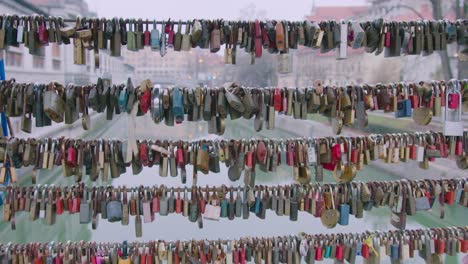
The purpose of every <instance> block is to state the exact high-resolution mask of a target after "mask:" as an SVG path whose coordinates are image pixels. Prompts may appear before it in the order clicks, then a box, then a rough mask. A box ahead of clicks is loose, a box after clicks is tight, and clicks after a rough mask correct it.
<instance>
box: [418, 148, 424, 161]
mask: <svg viewBox="0 0 468 264" xmlns="http://www.w3.org/2000/svg"><path fill="white" fill-rule="evenodd" d="M416 160H417V161H420V162H421V161H424V147H422V146H418V149H417V152H416Z"/></svg>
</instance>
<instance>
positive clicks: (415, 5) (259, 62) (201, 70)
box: [0, 0, 468, 263]
mask: <svg viewBox="0 0 468 264" xmlns="http://www.w3.org/2000/svg"><path fill="white" fill-rule="evenodd" d="M310 2H311V7H312V8H311V10H304V14H303V19H309V20H315V21H318V20H328V19H336V20H339V19H353V20H358V21H362V20H373V19H376V18H379V17H383V18H385V19H388V20H409V19H432V18H435V19H451V20H454V19H457V18H466V2H467V1H463V0H447V1H444V0H387V1H384V0H374V1H368V2H367V3H366V4H365V5H362V6H355V5H354V6H346V4H345V5H344V6H343V5H341V6H324V5H314V4H313V3H314V1H313V0H310ZM343 2H344V3H347V2H348V1H343ZM0 10H2V11H1V13H10V14H40V15H44V16H48V15H54V16H62V17H64V18H76V16H82V17H96V16H99V15H100V14H98V13H94V12H92V11H90V9H89V7H88V5H87V3H86V1H84V0H0ZM233 12H239V14H240V16H239V18H240V19H254V18H262V19H265V18H267V17H268V14H267V13H266V12H265V11H264V10H261V9H257V8H256V7H255V5H254V4H251V5H249V6H246V7H242V6H240V7H239V10H233ZM461 48H462V47H458V46H456V45H449V49H448V51H447V52H438V54H434V55H432V56H406V57H396V58H383V56H382V55H381V56H375V55H374V54H367V53H365V52H364V51H362V50H353V49H351V48H349V49H348V58H347V59H346V60H339V61H338V60H336V56H335V53H334V52H329V53H326V54H321V53H320V52H319V51H315V50H311V49H309V48H299V49H298V50H290V51H291V56H290V57H289V60H288V61H286V62H285V61H281V60H280V59H279V57H278V55H276V54H273V55H272V54H269V53H268V52H264V53H263V56H262V58H260V59H256V61H255V64H253V65H250V60H251V58H250V55H249V54H246V53H245V52H244V51H243V50H240V49H239V51H238V52H237V65H225V64H224V58H223V52H218V53H210V52H209V51H207V50H201V49H192V50H191V51H190V52H174V51H173V50H168V53H167V54H166V56H164V57H161V56H160V54H159V52H153V51H151V50H150V49H149V48H145V50H142V51H139V52H132V51H128V50H126V48H125V47H123V49H122V57H111V56H109V54H108V53H106V52H105V51H102V52H100V61H101V65H100V68H99V69H95V68H94V65H93V63H92V61H93V54H92V52H88V51H86V52H87V54H86V57H87V65H85V66H79V65H74V64H73V55H72V54H73V47H72V45H68V46H65V45H61V46H58V45H54V44H50V45H49V46H47V47H46V48H45V52H44V55H43V56H32V55H29V52H28V50H27V49H26V48H24V47H23V46H21V47H19V48H9V49H8V50H6V52H4V58H5V68H6V78H7V79H8V78H15V79H16V80H17V81H19V82H46V83H47V82H50V81H52V80H56V81H59V82H62V83H69V82H73V83H76V84H81V85H85V84H89V83H95V82H96V80H97V78H98V77H111V79H112V82H113V83H122V82H125V81H126V80H127V78H128V77H131V78H132V79H133V83H134V84H138V83H139V82H140V81H142V80H144V79H150V80H151V81H153V82H154V83H155V84H161V85H163V86H165V85H179V86H182V87H184V86H185V87H195V86H197V85H207V86H220V85H222V84H223V83H225V82H229V81H235V82H238V83H240V84H242V85H246V86H279V87H292V86H302V87H303V86H308V85H311V84H312V83H313V81H314V80H316V79H322V80H324V82H325V83H326V84H337V85H341V84H344V83H363V82H367V83H376V82H383V83H385V82H399V81H403V80H406V81H416V80H418V81H419V80H431V79H450V78H467V77H468V73H467V71H468V67H467V66H468V65H466V64H467V62H466V61H461V60H459V58H458V55H457V54H458V53H459V51H460V50H459V49H461ZM280 62H281V63H280ZM284 63H286V64H287V65H282V64H284ZM285 69H287V70H285ZM276 118H277V121H276V122H277V127H276V128H275V129H274V130H264V131H262V132H261V133H256V132H255V131H254V129H253V125H252V123H253V121H252V120H243V119H239V120H235V121H231V120H227V122H228V123H227V124H226V133H225V134H224V137H225V138H250V137H260V138H263V137H266V138H286V137H312V136H326V135H331V130H330V128H329V126H328V122H327V120H326V119H325V118H318V119H316V117H309V119H311V120H308V121H303V120H301V121H300V122H299V121H297V120H294V119H292V118H285V117H283V116H278V117H276ZM390 118H392V117H390ZM388 119H389V117H388V116H384V115H383V114H377V115H370V116H369V127H368V128H366V129H365V130H364V131H356V130H354V129H353V128H352V127H349V128H346V130H345V131H344V132H343V134H345V135H357V134H363V133H364V134H366V133H367V134H368V133H395V132H409V131H415V130H418V131H425V130H434V131H438V130H440V129H441V123H440V122H439V120H438V119H437V118H434V121H433V122H432V123H431V124H430V126H427V127H418V126H415V125H414V122H412V121H410V120H409V119H399V120H398V122H397V121H395V119H393V118H392V122H388V121H389V120H388ZM12 121H13V126H14V127H15V128H16V130H17V131H18V132H19V133H16V135H17V136H23V137H31V136H32V135H33V136H34V137H41V136H46V135H48V136H55V137H58V136H69V137H81V138H94V139H96V138H100V137H101V138H103V137H109V138H120V139H124V138H126V137H127V135H126V133H127V130H126V129H125V128H126V127H127V117H126V115H125V114H121V115H119V116H115V117H114V120H113V121H112V122H108V121H106V120H105V115H104V116H103V115H97V114H94V115H93V119H92V127H93V129H92V130H89V131H83V130H82V128H81V125H80V124H74V125H72V126H65V125H63V124H60V125H56V126H51V127H48V128H47V127H46V128H34V130H33V134H25V133H22V132H20V131H19V127H20V125H19V124H20V118H14V119H13V120H12ZM137 121H138V122H137V137H138V138H158V139H161V138H177V139H188V140H191V139H197V138H200V137H206V136H207V126H206V124H205V122H197V123H195V122H184V123H183V124H182V125H177V126H176V127H167V126H165V125H156V124H154V123H153V122H152V121H151V119H150V117H148V115H145V116H143V117H139V119H138V120H137ZM76 123H79V122H76ZM278 124H281V126H280V125H278ZM298 127H300V128H301V129H297V128H298ZM415 167H417V166H415V164H414V163H406V164H402V163H400V164H399V166H391V165H389V164H385V163H383V162H382V163H380V162H379V163H375V164H374V165H372V166H369V167H368V168H366V169H365V170H363V171H362V172H359V174H358V178H357V180H360V181H361V180H362V181H369V180H395V179H401V178H437V177H439V178H440V177H442V176H450V177H456V176H461V175H444V173H446V172H448V171H450V172H451V173H457V172H459V170H455V167H456V166H455V162H445V163H443V162H440V161H437V162H434V163H433V164H431V170H422V169H418V168H415ZM187 171H190V169H189V168H187ZM408 171H411V175H408V174H407V172H408ZM29 173H30V172H24V171H23V172H22V175H20V176H21V177H22V178H23V179H22V184H24V185H26V184H28V183H30V180H29V178H28V177H29ZM39 174H40V176H39V179H40V180H39V183H41V184H59V185H60V184H62V185H65V184H73V179H71V177H70V178H65V177H62V176H61V171H59V170H57V171H44V172H40V173H39ZM226 174H227V170H226V168H225V167H224V166H223V168H222V171H221V174H220V175H204V176H201V177H200V179H199V184H200V185H201V186H203V185H206V184H210V185H213V184H217V185H220V184H226V185H228V186H237V185H238V184H239V182H230V181H228V179H227V177H226ZM441 175H442V176H441ZM136 177H137V178H138V181H135V179H136ZM291 177H292V172H291V170H290V169H289V167H287V166H282V169H279V171H278V173H277V174H275V175H272V174H266V173H264V174H262V173H259V175H257V178H258V184H283V183H285V182H290V180H291V179H292V178H291ZM168 178H169V179H168ZM168 178H166V179H164V184H166V185H169V186H177V185H180V179H179V178H178V177H174V178H172V177H168ZM28 180H29V181H28ZM325 181H333V178H332V176H331V174H327V175H325ZM135 182H137V184H145V185H150V184H161V182H162V180H161V178H160V177H155V174H154V168H153V171H152V170H151V169H145V170H144V171H143V173H142V174H140V175H137V176H136V175H131V173H127V175H125V176H122V177H120V178H119V179H115V180H113V182H112V184H113V185H123V184H127V185H132V184H133V185H134V184H135ZM87 183H88V184H91V182H87ZM99 183H102V182H99ZM105 184H109V183H105ZM465 212H466V211H463V210H458V211H456V210H455V208H449V209H447V216H446V219H445V220H440V219H439V216H438V215H437V213H438V209H437V208H435V209H434V210H433V211H432V212H427V213H424V214H419V215H418V216H417V217H412V218H411V219H409V226H410V227H420V226H431V227H434V226H439V227H440V226H451V225H452V226H455V225H462V224H466V223H465V222H463V221H464V217H465V216H466V213H465ZM383 218H385V219H389V211H388V210H385V209H379V210H377V209H376V210H373V211H372V212H370V213H369V217H368V218H366V221H365V223H364V222H359V221H354V220H353V222H351V223H350V226H348V227H340V228H337V229H334V230H328V229H325V228H323V227H322V226H321V224H320V223H319V220H318V219H313V218H310V217H308V216H306V215H302V216H301V217H300V221H299V222H298V223H297V224H296V225H291V224H290V222H287V221H285V219H284V218H280V217H275V216H273V215H269V216H268V218H267V220H268V224H264V223H265V222H261V221H260V220H259V219H252V221H254V222H252V223H254V224H253V225H252V224H251V222H249V223H248V222H247V221H229V222H227V221H220V222H217V223H209V224H207V227H206V228H205V229H203V230H199V229H197V228H196V227H195V226H191V225H187V222H186V221H185V220H186V219H183V218H182V217H179V218H177V216H176V217H161V218H160V219H158V220H157V221H158V224H154V223H152V224H151V225H145V235H144V237H143V238H142V240H149V239H154V237H155V236H159V238H162V239H179V238H182V239H187V238H191V237H192V238H193V237H197V238H207V237H208V238H218V237H219V230H223V234H225V235H226V236H228V237H229V236H230V237H239V236H243V235H260V236H264V235H279V234H282V235H284V234H295V233H298V232H301V231H307V232H310V231H311V228H310V227H313V230H312V231H313V232H331V231H337V232H347V231H349V230H350V229H349V228H353V232H354V231H356V232H358V231H365V230H367V229H378V230H386V229H390V228H391V226H390V224H389V221H387V220H385V221H382V219H383ZM465 218H466V217H465ZM249 221H250V219H249ZM255 221H256V222H255ZM101 223H102V222H101ZM17 224H18V226H20V227H21V230H17V231H11V230H10V227H9V225H7V224H4V223H0V242H5V243H6V242H8V241H14V242H24V241H26V242H30V241H50V240H55V241H66V240H81V239H83V240H89V239H90V238H91V239H93V240H97V241H119V240H122V239H129V238H130V240H133V239H134V234H133V230H132V228H128V227H123V226H120V224H118V225H117V224H114V225H111V224H108V223H103V224H101V226H100V227H99V228H98V230H95V231H91V228H90V226H84V225H79V224H78V221H77V215H74V216H69V217H68V216H67V217H61V218H60V219H57V224H56V225H54V226H45V225H43V223H42V222H41V221H35V222H34V223H30V222H29V220H28V219H27V218H26V217H25V216H24V215H23V216H21V218H19V220H17ZM164 225H167V226H170V225H173V226H177V228H160V227H161V226H164ZM130 226H132V224H130ZM233 226H234V227H233ZM278 226H281V227H282V228H277V227H278ZM148 231H150V232H148ZM453 263H456V262H453Z"/></svg>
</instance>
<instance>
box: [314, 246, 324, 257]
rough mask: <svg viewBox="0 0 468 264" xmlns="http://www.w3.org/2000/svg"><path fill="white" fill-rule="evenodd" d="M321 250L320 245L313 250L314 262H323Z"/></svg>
mask: <svg viewBox="0 0 468 264" xmlns="http://www.w3.org/2000/svg"><path fill="white" fill-rule="evenodd" d="M322 253H323V249H322V247H321V246H320V245H318V246H317V247H316V248H315V260H317V261H321V260H323V254H322Z"/></svg>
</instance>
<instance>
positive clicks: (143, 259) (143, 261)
mask: <svg viewBox="0 0 468 264" xmlns="http://www.w3.org/2000/svg"><path fill="white" fill-rule="evenodd" d="M146 256H148V254H147V252H142V254H140V264H146Z"/></svg>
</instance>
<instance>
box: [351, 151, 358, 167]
mask: <svg viewBox="0 0 468 264" xmlns="http://www.w3.org/2000/svg"><path fill="white" fill-rule="evenodd" d="M351 162H352V163H354V164H357V163H359V149H358V148H356V147H354V148H352V149H351Z"/></svg>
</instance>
